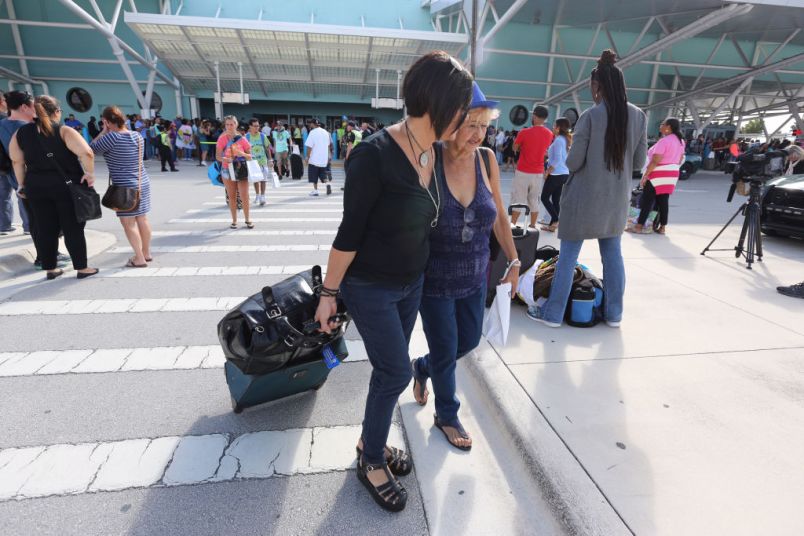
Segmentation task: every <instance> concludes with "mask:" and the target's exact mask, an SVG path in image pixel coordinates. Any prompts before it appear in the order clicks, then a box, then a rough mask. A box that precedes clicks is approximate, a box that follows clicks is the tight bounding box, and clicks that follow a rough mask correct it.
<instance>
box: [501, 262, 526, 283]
mask: <svg viewBox="0 0 804 536" xmlns="http://www.w3.org/2000/svg"><path fill="white" fill-rule="evenodd" d="M514 266H522V263H521V262H520V261H519V259H514V260H512V261H509V262H508V265H507V266H506V267H505V273H504V274H503V276H502V279H505V278H506V277H508V272H510V271H511V268H513V267H514Z"/></svg>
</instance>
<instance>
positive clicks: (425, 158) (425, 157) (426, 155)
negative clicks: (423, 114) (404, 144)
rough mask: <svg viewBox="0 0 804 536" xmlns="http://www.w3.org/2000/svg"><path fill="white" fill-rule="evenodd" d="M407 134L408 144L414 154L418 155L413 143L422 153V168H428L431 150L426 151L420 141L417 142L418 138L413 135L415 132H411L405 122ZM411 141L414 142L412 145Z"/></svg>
mask: <svg viewBox="0 0 804 536" xmlns="http://www.w3.org/2000/svg"><path fill="white" fill-rule="evenodd" d="M405 133H406V134H407V135H408V143H410V149H411V151H413V154H414V155H415V154H416V151H415V150H414V149H413V143H415V144H416V147H418V148H419V151H421V152H420V153H419V159H418V160H419V165H420V166H421V167H427V164H429V163H430V149H427V150H425V149H424V147H422V146H421V145H420V144H419V140H417V139H416V136H414V135H413V132H411V131H410V128H409V127H408V122H407V121H405ZM411 140H413V142H412V143H411Z"/></svg>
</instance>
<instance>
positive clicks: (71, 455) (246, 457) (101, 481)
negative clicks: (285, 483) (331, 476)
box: [0, 395, 406, 501]
mask: <svg viewBox="0 0 804 536" xmlns="http://www.w3.org/2000/svg"><path fill="white" fill-rule="evenodd" d="M308 396H311V395H308ZM254 411H260V410H259V409H255V410H254ZM360 433H361V426H360V425H351V426H332V427H323V426H321V427H314V428H298V429H290V430H273V431H263V432H250V433H245V434H241V435H237V436H232V435H229V434H208V435H198V436H182V437H177V436H166V437H157V438H138V439H125V440H121V441H108V442H91V443H79V444H58V445H49V446H36V447H24V448H7V449H3V450H0V501H7V500H24V499H31V498H35V497H48V496H60V495H77V494H83V493H95V492H104V491H117V490H122V489H130V488H150V487H169V486H184V485H191V484H203V483H210V482H224V481H230V480H239V479H244V478H271V477H274V476H293V475H299V474H312V473H326V472H334V471H346V470H347V469H350V468H353V467H354V466H355V455H354V446H355V443H356V442H357V438H358V437H360ZM389 443H391V444H394V445H399V446H401V447H404V445H405V442H404V436H403V434H402V431H401V429H400V428H399V426H397V425H392V426H391V433H390V437H389ZM405 448H406V447H405Z"/></svg>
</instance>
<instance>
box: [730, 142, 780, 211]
mask: <svg viewBox="0 0 804 536" xmlns="http://www.w3.org/2000/svg"><path fill="white" fill-rule="evenodd" d="M786 156H787V153H786V152H785V151H767V152H764V153H760V152H755V151H748V152H746V153H745V154H742V155H740V156H738V157H737V161H736V162H735V163H734V164H735V167H734V171H733V172H732V174H731V187H730V188H729V195H728V196H727V197H726V201H727V202H729V203H731V200H732V199H733V198H734V192H735V191H736V190H737V186H738V184H740V183H741V182H742V183H748V184H751V183H756V185H755V186H756V187H757V188H759V187H760V186H761V185H762V184H763V183H764V182H765V181H767V180H768V179H771V178H773V173H772V172H771V169H770V165H771V160H773V159H774V158H779V157H781V158H784V157H786ZM743 189H745V186H743ZM741 193H742V192H741ZM748 194H749V192H748V191H745V193H742V195H748Z"/></svg>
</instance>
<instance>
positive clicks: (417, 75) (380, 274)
mask: <svg viewBox="0 0 804 536" xmlns="http://www.w3.org/2000/svg"><path fill="white" fill-rule="evenodd" d="M403 96H404V99H405V106H406V107H407V112H408V116H407V117H406V118H405V120H404V121H401V122H400V123H398V124H396V125H393V126H391V127H388V128H385V129H382V130H380V131H379V132H377V133H376V134H374V135H372V136H370V137H368V138H367V139H365V140H363V142H361V143H360V144H358V145H357V146H356V147H355V148H354V149H352V152H351V154H350V155H349V160H347V161H346V185H345V191H344V197H343V220H342V221H341V225H340V228H339V229H338V234H337V236H336V237H335V241H334V243H333V244H332V250H331V251H330V255H329V262H328V263H327V275H326V279H325V280H324V286H323V289H322V292H321V302H320V303H319V306H318V311H317V313H316V320H318V321H319V322H320V323H321V326H322V330H323V331H327V332H328V331H330V329H332V328H333V327H334V326H333V325H332V324H331V323H330V322H329V319H330V318H331V317H332V316H333V315H335V313H336V310H337V307H336V303H335V300H336V298H337V297H338V295H341V296H342V297H343V300H344V302H345V304H346V306H347V308H348V310H349V312H350V313H351V315H352V318H353V319H354V321H355V324H356V325H357V328H358V330H360V334H361V335H362V336H363V342H364V343H365V345H366V351H367V353H368V356H369V361H370V362H371V366H372V369H373V370H372V373H371V381H370V383H369V391H368V397H367V400H366V411H365V416H364V419H363V431H362V434H361V437H360V438H359V440H358V442H357V454H358V462H357V477H358V479H360V481H361V482H362V483H363V484H364V485H365V486H366V488H367V489H368V491H369V493H371V496H372V497H373V498H374V500H375V501H376V502H377V504H379V505H380V506H382V507H383V508H385V509H386V510H391V511H395V512H398V511H400V510H402V509H404V508H405V504H406V502H407V498H408V495H407V491H406V490H405V488H404V487H402V485H401V484H400V483H399V481H398V480H397V479H396V476H401V475H407V474H408V473H410V471H411V470H412V469H413V461H412V459H411V457H410V455H409V454H407V453H405V452H403V451H402V450H400V449H398V448H395V447H391V446H388V445H386V441H387V439H388V432H389V430H390V428H391V417H392V415H393V412H394V407H395V406H396V404H397V401H398V399H399V395H400V394H401V393H402V391H404V390H405V388H406V387H407V386H408V384H409V383H410V380H411V368H410V356H409V354H408V343H409V342H410V335H411V332H412V331H413V325H414V323H415V322H416V315H417V313H418V311H419V303H420V301H421V296H422V282H423V274H424V269H425V267H426V266H427V259H428V256H429V251H430V240H429V238H430V232H431V231H432V230H433V228H435V226H436V225H437V224H438V215H439V211H440V207H441V202H442V198H443V197H444V195H446V194H445V192H443V191H442V189H441V188H439V186H438V181H436V180H434V179H433V173H434V171H433V170H434V163H435V151H434V150H433V143H434V142H436V141H439V140H449V139H452V138H453V137H454V136H455V133H456V131H457V130H458V128H459V127H460V126H461V124H462V123H463V120H464V118H465V117H466V114H467V112H468V109H469V103H470V102H471V99H472V75H471V74H469V72H468V71H466V70H465V69H464V68H463V67H462V66H461V64H460V63H458V61H457V60H455V59H454V58H453V57H451V56H450V55H449V54H447V53H446V52H441V51H434V52H430V53H429V54H426V55H425V56H422V57H421V58H419V60H418V61H416V63H414V64H413V66H412V67H411V68H410V70H409V71H408V73H407V75H406V76H405V82H404V86H403Z"/></svg>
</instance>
